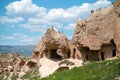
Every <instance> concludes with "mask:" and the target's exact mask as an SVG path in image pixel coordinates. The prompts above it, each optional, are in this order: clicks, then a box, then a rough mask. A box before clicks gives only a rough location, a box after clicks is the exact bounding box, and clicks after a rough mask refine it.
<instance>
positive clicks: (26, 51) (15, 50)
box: [0, 45, 35, 56]
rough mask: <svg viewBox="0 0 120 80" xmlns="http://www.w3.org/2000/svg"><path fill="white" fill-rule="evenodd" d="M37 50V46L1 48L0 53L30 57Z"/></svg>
mask: <svg viewBox="0 0 120 80" xmlns="http://www.w3.org/2000/svg"><path fill="white" fill-rule="evenodd" d="M34 48H35V45H24V46H7V45H5V46H0V53H5V54H7V53H18V54H20V55H22V56H30V55H31V54H32V52H33V50H34Z"/></svg>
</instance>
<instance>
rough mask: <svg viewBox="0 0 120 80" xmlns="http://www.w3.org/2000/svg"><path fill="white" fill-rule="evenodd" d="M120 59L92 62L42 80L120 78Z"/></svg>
mask: <svg viewBox="0 0 120 80" xmlns="http://www.w3.org/2000/svg"><path fill="white" fill-rule="evenodd" d="M118 78H120V59H116V60H110V61H102V62H92V63H90V64H87V65H85V66H82V67H79V68H73V69H71V70H66V71H61V72H56V73H54V74H52V75H50V76H49V77H47V78H43V79H41V80H119V79H118Z"/></svg>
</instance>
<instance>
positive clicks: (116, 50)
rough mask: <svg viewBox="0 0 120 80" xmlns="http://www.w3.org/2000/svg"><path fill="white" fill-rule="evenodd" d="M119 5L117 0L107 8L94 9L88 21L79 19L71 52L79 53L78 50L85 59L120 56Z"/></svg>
mask: <svg viewBox="0 0 120 80" xmlns="http://www.w3.org/2000/svg"><path fill="white" fill-rule="evenodd" d="M119 6H120V2H119V0H117V2H115V3H114V5H111V6H110V7H108V8H106V9H102V10H101V9H97V11H95V12H94V11H92V13H91V15H90V17H89V18H88V19H87V20H86V21H84V20H81V19H78V20H77V25H76V30H75V33H74V35H73V38H72V40H71V42H70V46H72V48H71V53H74V54H78V53H77V51H79V53H80V54H81V56H82V58H83V59H84V60H85V59H88V57H89V59H90V58H91V59H95V60H104V59H106V58H110V57H113V56H120V36H119V34H120V18H119V15H120V7H119ZM75 52H76V53H75ZM102 54H103V55H102ZM92 55H93V56H92ZM95 57H96V58H95Z"/></svg>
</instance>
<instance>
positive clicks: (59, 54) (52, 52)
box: [33, 27, 69, 61]
mask: <svg viewBox="0 0 120 80" xmlns="http://www.w3.org/2000/svg"><path fill="white" fill-rule="evenodd" d="M68 49H69V47H68V40H67V38H66V36H65V35H63V34H62V33H60V32H57V31H56V30H54V28H53V27H51V28H50V29H48V30H47V31H46V33H45V35H44V37H42V39H41V40H40V42H39V43H38V44H37V46H36V48H35V51H34V53H33V59H34V60H35V59H38V58H39V59H40V58H43V57H47V58H56V59H57V58H67V57H68V56H67V52H68ZM36 61H37V60H36Z"/></svg>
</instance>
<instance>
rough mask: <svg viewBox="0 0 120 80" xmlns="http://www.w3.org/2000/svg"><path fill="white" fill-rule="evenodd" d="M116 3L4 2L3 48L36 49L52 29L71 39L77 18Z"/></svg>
mask: <svg viewBox="0 0 120 80" xmlns="http://www.w3.org/2000/svg"><path fill="white" fill-rule="evenodd" d="M114 1H115V0H0V45H34V44H37V43H38V41H39V40H40V39H41V37H42V36H44V33H45V31H46V30H47V29H48V28H50V27H51V26H53V27H54V29H56V30H58V31H60V32H62V33H63V34H65V35H66V36H67V38H68V39H71V38H72V36H73V34H74V30H75V26H76V20H77V18H81V19H83V20H86V19H87V18H88V17H89V15H90V11H91V10H96V9H97V8H106V7H108V6H110V5H111V4H112V3H113V2H114Z"/></svg>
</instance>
